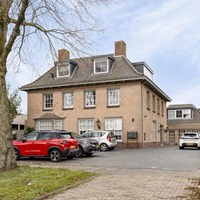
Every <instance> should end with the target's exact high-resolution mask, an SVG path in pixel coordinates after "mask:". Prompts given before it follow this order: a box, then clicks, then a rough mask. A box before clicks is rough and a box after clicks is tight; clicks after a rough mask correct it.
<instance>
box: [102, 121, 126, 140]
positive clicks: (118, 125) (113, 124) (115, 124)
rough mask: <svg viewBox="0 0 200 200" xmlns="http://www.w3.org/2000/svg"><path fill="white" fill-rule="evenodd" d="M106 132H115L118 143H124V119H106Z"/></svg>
mask: <svg viewBox="0 0 200 200" xmlns="http://www.w3.org/2000/svg"><path fill="white" fill-rule="evenodd" d="M105 130H107V131H113V132H114V134H115V136H116V139H117V141H122V118H107V119H105Z"/></svg>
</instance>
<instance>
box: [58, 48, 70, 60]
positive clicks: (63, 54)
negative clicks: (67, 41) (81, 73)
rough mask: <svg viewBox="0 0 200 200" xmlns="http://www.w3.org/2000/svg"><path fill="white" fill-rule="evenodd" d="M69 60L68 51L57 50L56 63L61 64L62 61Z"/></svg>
mask: <svg viewBox="0 0 200 200" xmlns="http://www.w3.org/2000/svg"><path fill="white" fill-rule="evenodd" d="M67 59H69V51H68V50H66V49H59V50H58V61H59V62H63V61H64V60H67Z"/></svg>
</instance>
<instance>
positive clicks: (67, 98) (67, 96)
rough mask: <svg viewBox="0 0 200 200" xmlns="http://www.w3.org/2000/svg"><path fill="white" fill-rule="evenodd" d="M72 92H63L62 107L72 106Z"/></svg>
mask: <svg viewBox="0 0 200 200" xmlns="http://www.w3.org/2000/svg"><path fill="white" fill-rule="evenodd" d="M73 99H74V98H73V93H72V92H67V93H64V94H63V103H64V105H63V107H64V108H73Z"/></svg>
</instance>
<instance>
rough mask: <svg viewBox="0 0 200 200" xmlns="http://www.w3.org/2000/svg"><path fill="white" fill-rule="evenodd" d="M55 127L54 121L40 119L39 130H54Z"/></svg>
mask: <svg viewBox="0 0 200 200" xmlns="http://www.w3.org/2000/svg"><path fill="white" fill-rule="evenodd" d="M52 128H53V122H52V120H38V130H40V131H44V130H48V131H49V130H52Z"/></svg>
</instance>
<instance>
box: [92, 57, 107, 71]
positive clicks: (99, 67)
mask: <svg viewBox="0 0 200 200" xmlns="http://www.w3.org/2000/svg"><path fill="white" fill-rule="evenodd" d="M108 71H109V69H108V59H107V60H95V61H94V74H102V73H108Z"/></svg>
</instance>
